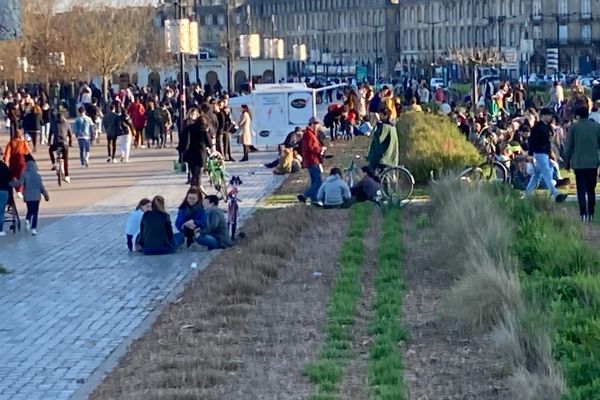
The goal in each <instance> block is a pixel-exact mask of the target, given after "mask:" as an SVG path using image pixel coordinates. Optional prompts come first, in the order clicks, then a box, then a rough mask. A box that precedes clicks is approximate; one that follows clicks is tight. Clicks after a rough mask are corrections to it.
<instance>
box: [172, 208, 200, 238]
mask: <svg viewBox="0 0 600 400" xmlns="http://www.w3.org/2000/svg"><path fill="white" fill-rule="evenodd" d="M189 220H194V223H195V224H196V227H198V228H204V227H206V222H207V221H206V212H204V207H202V204H200V203H198V204H196V205H194V206H192V207H190V206H189V205H187V204H184V205H183V206H181V207H179V210H178V211H177V219H176V220H175V227H176V228H177V230H178V231H179V232H183V224H185V223H186V222H187V221H189Z"/></svg>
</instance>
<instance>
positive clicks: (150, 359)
mask: <svg viewBox="0 0 600 400" xmlns="http://www.w3.org/2000/svg"><path fill="white" fill-rule="evenodd" d="M322 213H323V211H322V210H314V209H311V208H309V207H304V206H302V207H292V208H286V209H281V210H271V211H262V212H260V213H257V214H256V215H255V216H254V217H253V219H252V220H250V221H248V222H247V223H246V225H245V231H246V235H247V236H246V237H247V239H245V240H243V241H241V242H240V243H239V244H237V245H236V246H235V247H233V248H231V249H227V250H225V251H223V252H222V253H221V255H219V256H218V257H216V258H215V259H214V261H213V263H212V264H211V266H210V267H209V268H207V269H206V270H204V271H202V272H201V273H200V275H199V276H198V278H197V279H195V280H194V281H192V282H190V283H189V284H188V285H187V286H186V288H185V290H184V292H183V293H182V295H181V297H180V298H179V299H178V300H177V301H176V302H175V303H172V304H169V305H167V306H166V307H165V309H164V311H163V312H162V313H161V315H160V317H159V318H158V320H157V321H156V322H155V324H154V325H153V326H152V328H151V329H150V330H149V331H148V332H147V333H146V334H145V335H144V336H143V337H142V338H141V339H139V340H137V341H136V342H135V343H133V345H132V346H131V348H130V350H129V352H128V353H127V355H126V356H125V357H124V358H123V359H122V360H121V361H120V363H119V366H118V367H117V368H115V370H113V371H112V372H111V373H110V374H109V375H108V377H107V378H106V379H105V380H104V381H103V382H102V383H101V384H100V385H99V387H98V388H97V389H96V391H95V392H94V393H93V394H92V396H91V399H145V400H146V399H155V398H156V399H167V398H168V399H197V398H202V399H210V398H215V399H217V398H224V397H221V396H218V395H216V394H215V393H216V392H215V391H214V388H216V387H219V386H221V385H223V384H224V383H225V382H226V380H227V379H228V378H230V377H231V374H233V373H239V371H240V370H242V369H245V368H246V365H245V364H244V362H243V361H242V359H241V353H240V348H241V346H242V343H241V342H240V337H239V332H240V331H241V330H243V329H244V327H245V326H247V325H248V323H249V319H250V315H251V314H252V312H254V310H255V308H256V307H255V305H256V304H257V301H258V299H259V297H260V296H262V295H264V294H265V293H266V292H267V291H268V290H269V288H270V287H271V286H272V285H273V282H274V281H275V280H276V279H277V278H278V277H280V276H281V270H282V269H285V270H287V268H288V266H292V265H291V264H290V261H289V260H290V259H291V258H292V256H293V255H294V254H296V253H297V252H298V251H301V250H304V251H309V252H310V251H311V249H310V246H306V242H304V243H301V241H299V240H298V237H299V235H302V234H304V233H305V232H306V231H307V230H308V228H310V227H312V226H315V225H317V224H318V223H319V222H320V221H321V220H322V218H323V217H322V215H323V214H322ZM336 215H337V214H336ZM343 226H344V224H341V225H338V227H337V228H340V227H342V228H343ZM302 245H304V247H302V248H301V247H299V246H302ZM211 396H212V397H211Z"/></svg>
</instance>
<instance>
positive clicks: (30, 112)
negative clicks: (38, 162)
mask: <svg viewBox="0 0 600 400" xmlns="http://www.w3.org/2000/svg"><path fill="white" fill-rule="evenodd" d="M38 108H39V107H38ZM23 130H24V131H25V133H26V134H27V135H29V137H30V138H31V144H32V145H33V152H34V153H35V152H36V151H37V140H38V137H39V136H40V133H41V130H42V114H41V110H40V113H39V114H38V113H37V112H36V109H35V108H34V107H33V106H31V105H28V106H27V107H25V114H24V115H23Z"/></svg>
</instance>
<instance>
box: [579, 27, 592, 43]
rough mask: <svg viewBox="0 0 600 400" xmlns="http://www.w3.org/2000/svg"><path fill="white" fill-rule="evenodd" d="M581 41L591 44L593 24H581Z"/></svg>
mask: <svg viewBox="0 0 600 400" xmlns="http://www.w3.org/2000/svg"><path fill="white" fill-rule="evenodd" d="M581 41H582V42H583V43H585V44H590V43H591V42H592V27H591V25H581Z"/></svg>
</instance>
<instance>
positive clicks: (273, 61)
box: [271, 14, 276, 83]
mask: <svg viewBox="0 0 600 400" xmlns="http://www.w3.org/2000/svg"><path fill="white" fill-rule="evenodd" d="M274 45H275V14H271V52H272V54H271V57H272V58H271V61H272V63H273V83H276V82H275V51H274V49H273V46H274Z"/></svg>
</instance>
